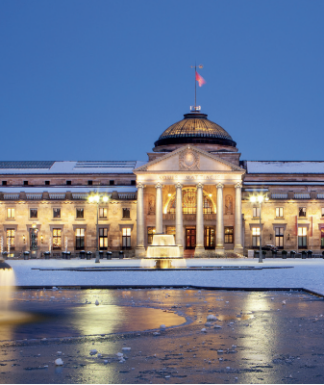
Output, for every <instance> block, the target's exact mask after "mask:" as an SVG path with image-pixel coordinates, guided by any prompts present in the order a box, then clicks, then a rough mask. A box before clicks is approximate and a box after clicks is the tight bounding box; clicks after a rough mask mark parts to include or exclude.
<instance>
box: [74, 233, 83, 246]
mask: <svg viewBox="0 0 324 385" xmlns="http://www.w3.org/2000/svg"><path fill="white" fill-rule="evenodd" d="M75 249H76V250H83V249H84V229H76V230H75Z"/></svg>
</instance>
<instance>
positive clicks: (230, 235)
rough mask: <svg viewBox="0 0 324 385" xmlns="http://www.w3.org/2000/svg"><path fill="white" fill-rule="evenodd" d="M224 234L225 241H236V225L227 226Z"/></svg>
mask: <svg viewBox="0 0 324 385" xmlns="http://www.w3.org/2000/svg"><path fill="white" fill-rule="evenodd" d="M224 234H225V240H224V242H225V243H234V227H225V228H224Z"/></svg>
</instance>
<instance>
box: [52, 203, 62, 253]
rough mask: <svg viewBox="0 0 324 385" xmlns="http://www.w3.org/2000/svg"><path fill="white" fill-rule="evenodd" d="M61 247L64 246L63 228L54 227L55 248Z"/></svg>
mask: <svg viewBox="0 0 324 385" xmlns="http://www.w3.org/2000/svg"><path fill="white" fill-rule="evenodd" d="M54 210H55V209H54ZM61 247H62V229H53V250H60V249H61Z"/></svg>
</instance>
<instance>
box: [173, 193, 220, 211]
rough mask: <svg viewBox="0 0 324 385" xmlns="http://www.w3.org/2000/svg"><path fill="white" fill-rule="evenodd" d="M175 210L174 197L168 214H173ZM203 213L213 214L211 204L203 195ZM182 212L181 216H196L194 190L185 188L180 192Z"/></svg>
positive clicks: (195, 195)
mask: <svg viewBox="0 0 324 385" xmlns="http://www.w3.org/2000/svg"><path fill="white" fill-rule="evenodd" d="M175 210H176V197H175V196H174V197H173V198H172V199H171V201H170V203H169V208H168V214H175ZM203 211H204V214H212V213H213V203H212V202H211V200H210V198H209V197H208V196H207V195H205V194H204V198H203ZM182 212H183V214H196V212H197V192H196V189H195V188H185V189H183V191H182Z"/></svg>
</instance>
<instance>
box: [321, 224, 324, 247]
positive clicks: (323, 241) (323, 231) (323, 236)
mask: <svg viewBox="0 0 324 385" xmlns="http://www.w3.org/2000/svg"><path fill="white" fill-rule="evenodd" d="M321 249H324V227H321Z"/></svg>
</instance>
